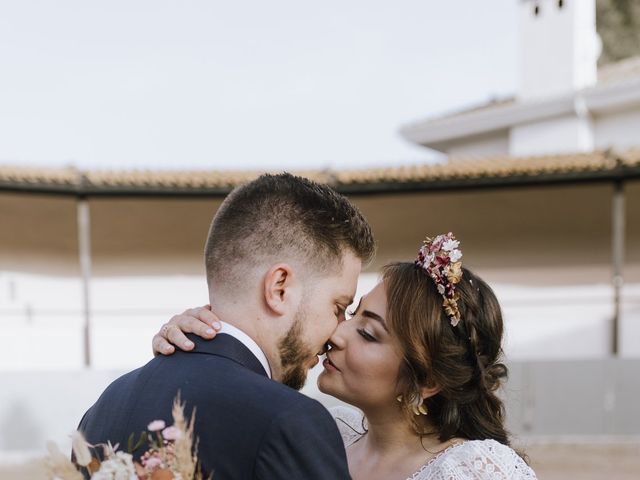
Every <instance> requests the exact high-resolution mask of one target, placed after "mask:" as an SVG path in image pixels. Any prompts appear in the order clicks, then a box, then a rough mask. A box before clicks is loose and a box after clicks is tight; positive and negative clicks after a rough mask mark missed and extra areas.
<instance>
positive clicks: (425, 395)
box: [420, 387, 442, 400]
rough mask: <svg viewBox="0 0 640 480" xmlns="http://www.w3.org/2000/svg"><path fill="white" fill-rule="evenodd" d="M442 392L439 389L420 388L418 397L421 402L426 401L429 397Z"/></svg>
mask: <svg viewBox="0 0 640 480" xmlns="http://www.w3.org/2000/svg"><path fill="white" fill-rule="evenodd" d="M440 390H442V389H441V388H440V387H421V388H420V396H421V397H422V399H423V400H426V399H427V398H429V397H433V396H434V395H437V394H438V393H440Z"/></svg>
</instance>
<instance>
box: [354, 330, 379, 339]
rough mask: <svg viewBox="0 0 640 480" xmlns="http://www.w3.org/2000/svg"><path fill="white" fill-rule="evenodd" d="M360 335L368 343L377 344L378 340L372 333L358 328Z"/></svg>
mask: <svg viewBox="0 0 640 480" xmlns="http://www.w3.org/2000/svg"><path fill="white" fill-rule="evenodd" d="M358 333H359V334H360V336H361V337H362V338H364V339H365V340H366V341H367V342H377V341H378V339H377V338H376V337H375V336H373V334H372V333H370V332H368V331H367V330H366V329H364V328H358Z"/></svg>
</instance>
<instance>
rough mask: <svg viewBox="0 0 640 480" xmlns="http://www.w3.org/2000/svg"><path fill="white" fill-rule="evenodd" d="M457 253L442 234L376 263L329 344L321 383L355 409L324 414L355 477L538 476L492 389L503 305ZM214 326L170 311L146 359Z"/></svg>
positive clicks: (204, 317) (497, 379) (498, 369)
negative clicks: (512, 439) (375, 272)
mask: <svg viewBox="0 0 640 480" xmlns="http://www.w3.org/2000/svg"><path fill="white" fill-rule="evenodd" d="M459 246H460V245H459V242H458V241H457V240H456V239H455V238H454V236H453V235H452V234H451V233H449V234H447V235H439V236H437V237H436V238H434V239H427V241H425V244H424V245H423V246H422V248H421V249H420V251H419V254H418V258H417V260H416V261H415V262H404V263H393V264H390V265H387V266H385V267H384V269H383V273H382V278H381V281H380V283H378V285H377V286H376V287H375V288H374V289H373V290H371V291H370V292H369V293H367V294H366V295H364V296H363V297H362V299H361V300H360V303H359V305H358V306H357V308H356V309H355V311H353V312H351V319H349V320H348V321H344V322H342V323H340V324H339V325H338V327H337V329H336V330H335V331H334V333H333V335H332V336H331V338H330V340H329V342H328V344H327V352H326V359H325V360H324V362H323V366H324V371H323V372H322V373H321V374H320V376H319V378H318V388H319V389H320V391H322V392H324V393H327V394H329V395H332V396H334V397H336V398H338V399H340V400H342V401H344V402H345V403H348V404H350V405H353V406H354V407H357V408H358V410H356V409H353V408H348V407H336V408H334V409H332V414H333V416H334V418H335V420H336V422H337V425H338V428H339V430H340V433H341V434H342V438H343V441H344V445H345V448H346V452H347V459H348V462H349V471H350V473H351V475H352V477H353V478H354V479H394V478H397V479H414V480H427V479H428V480H462V479H535V478H536V476H535V473H534V472H533V470H532V469H531V468H530V467H529V466H528V465H527V463H526V462H525V461H524V460H523V458H521V456H520V455H519V454H518V453H516V452H515V451H514V450H513V449H512V448H511V447H510V446H509V435H508V433H507V431H506V430H505V426H504V420H505V418H504V405H503V403H502V401H501V400H500V398H499V397H498V396H497V394H496V392H497V390H498V388H499V387H500V386H501V384H502V382H503V380H504V379H505V378H506V376H507V368H506V366H505V365H504V364H502V363H501V355H502V349H501V341H502V336H503V322H502V314H501V310H500V306H499V304H498V301H497V299H496V297H495V295H494V293H493V291H492V290H491V288H490V287H489V286H488V285H487V284H486V283H485V282H484V281H483V280H482V279H480V278H479V277H478V276H477V275H475V274H474V273H472V272H471V271H470V270H469V269H467V268H463V267H462V263H461V258H462V253H461V251H460V248H459ZM216 321H217V318H216V317H215V316H214V315H213V314H212V313H211V312H210V311H209V310H207V309H206V308H202V309H198V310H188V311H186V312H185V313H183V314H182V315H178V316H175V317H173V318H172V320H171V321H170V324H171V326H172V327H173V326H175V327H178V328H166V327H165V328H163V329H161V332H162V333H158V334H157V335H156V336H155V337H154V342H153V345H154V352H155V353H164V354H170V353H171V352H173V351H174V347H172V346H171V345H169V343H168V342H170V343H172V344H173V345H182V346H183V347H182V348H183V349H186V350H189V349H190V348H189V346H186V347H185V346H184V345H185V343H184V342H188V341H187V339H186V337H184V335H183V333H182V332H195V333H198V334H200V335H201V336H203V337H205V338H212V336H214V335H215V332H212V329H211V326H212V325H213V324H215V322H216ZM207 331H208V332H209V333H206V332H207ZM187 345H188V344H187ZM360 412H362V413H360Z"/></svg>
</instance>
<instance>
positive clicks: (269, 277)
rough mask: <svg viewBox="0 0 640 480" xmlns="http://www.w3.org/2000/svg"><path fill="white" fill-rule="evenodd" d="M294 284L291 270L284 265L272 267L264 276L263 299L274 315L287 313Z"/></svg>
mask: <svg viewBox="0 0 640 480" xmlns="http://www.w3.org/2000/svg"><path fill="white" fill-rule="evenodd" d="M293 283H294V274H293V269H292V268H291V267H290V266H289V265H287V264H286V263H279V264H277V265H274V266H272V267H271V268H270V269H269V271H268V272H267V273H266V275H265V276H264V299H265V302H266V304H267V307H268V308H269V309H270V310H271V311H272V312H273V313H275V314H276V315H284V314H286V313H287V309H288V306H289V305H290V303H291V298H290V297H291V294H292V287H293Z"/></svg>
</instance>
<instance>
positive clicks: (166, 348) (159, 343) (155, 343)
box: [151, 333, 176, 356]
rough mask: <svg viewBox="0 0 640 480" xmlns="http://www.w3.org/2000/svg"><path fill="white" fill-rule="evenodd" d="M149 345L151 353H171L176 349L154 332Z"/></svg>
mask: <svg viewBox="0 0 640 480" xmlns="http://www.w3.org/2000/svg"><path fill="white" fill-rule="evenodd" d="M151 346H152V347H153V355H154V356H155V355H159V354H162V355H171V354H172V353H173V352H175V351H176V348H175V347H174V346H173V345H171V344H170V343H169V342H167V341H166V340H165V339H164V338H163V337H162V335H160V334H159V333H156V334H155V335H154V337H153V340H152V341H151Z"/></svg>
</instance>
